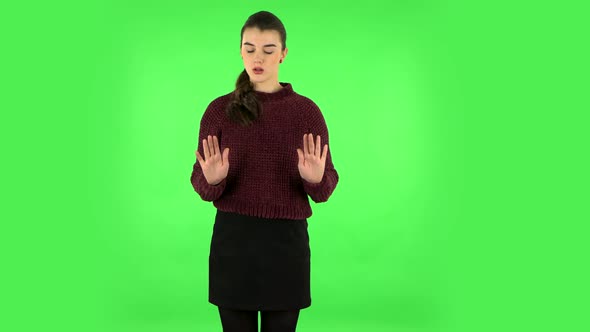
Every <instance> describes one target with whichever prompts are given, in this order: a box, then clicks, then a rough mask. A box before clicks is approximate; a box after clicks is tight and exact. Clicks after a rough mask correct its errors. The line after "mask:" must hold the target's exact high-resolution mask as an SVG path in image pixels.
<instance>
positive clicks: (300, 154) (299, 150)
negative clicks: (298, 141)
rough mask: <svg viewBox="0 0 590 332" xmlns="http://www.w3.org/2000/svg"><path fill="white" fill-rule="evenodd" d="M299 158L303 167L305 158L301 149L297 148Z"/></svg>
mask: <svg viewBox="0 0 590 332" xmlns="http://www.w3.org/2000/svg"><path fill="white" fill-rule="evenodd" d="M297 156H298V157H299V165H303V161H304V160H305V157H303V151H301V149H299V148H297Z"/></svg>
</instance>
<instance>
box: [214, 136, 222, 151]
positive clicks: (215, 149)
mask: <svg viewBox="0 0 590 332" xmlns="http://www.w3.org/2000/svg"><path fill="white" fill-rule="evenodd" d="M213 150H214V151H215V152H214V153H215V154H221V150H220V149H219V141H218V140H217V136H213Z"/></svg>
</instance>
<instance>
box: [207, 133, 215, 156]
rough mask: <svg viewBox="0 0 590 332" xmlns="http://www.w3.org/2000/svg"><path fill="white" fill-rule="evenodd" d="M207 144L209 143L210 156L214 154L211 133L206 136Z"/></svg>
mask: <svg viewBox="0 0 590 332" xmlns="http://www.w3.org/2000/svg"><path fill="white" fill-rule="evenodd" d="M207 144H209V153H210V154H211V157H214V156H215V149H214V148H213V137H212V136H211V135H209V136H207Z"/></svg>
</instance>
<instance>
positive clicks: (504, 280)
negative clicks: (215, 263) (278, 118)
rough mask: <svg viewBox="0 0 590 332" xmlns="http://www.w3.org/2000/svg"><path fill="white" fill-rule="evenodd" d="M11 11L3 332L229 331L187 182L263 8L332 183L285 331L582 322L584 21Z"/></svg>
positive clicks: (157, 4)
mask: <svg viewBox="0 0 590 332" xmlns="http://www.w3.org/2000/svg"><path fill="white" fill-rule="evenodd" d="M3 6H4V7H5V8H3V10H2V12H3V14H2V15H3V17H2V18H3V20H2V23H0V24H2V28H3V29H2V30H3V31H5V32H4V33H3V39H4V41H5V43H4V45H5V46H4V47H5V52H4V54H3V60H4V61H2V63H3V64H2V66H3V72H4V77H5V79H4V83H3V89H2V90H3V93H4V98H3V99H4V105H5V108H4V112H3V113H4V117H5V121H4V126H3V127H4V128H3V131H2V135H3V137H2V138H3V143H4V150H5V155H6V156H7V157H6V160H5V162H4V163H3V164H4V165H3V182H4V185H5V199H4V204H5V207H4V208H3V210H4V212H3V215H4V217H3V219H4V220H5V222H3V228H4V231H3V232H2V238H3V241H2V246H4V247H5V248H3V252H4V254H3V255H2V256H3V263H4V269H3V270H4V273H3V279H4V282H3V283H2V284H3V289H2V293H3V295H2V297H3V298H4V300H3V302H4V307H5V308H4V309H3V311H4V313H3V315H2V316H4V318H3V319H2V327H0V328H1V329H2V330H5V331H24V330H27V331H29V330H31V331H41V330H43V331H53V330H55V331H121V332H123V331H124V332H127V331H167V332H169V331H170V332H171V331H174V332H176V331H221V324H220V321H219V316H218V313H217V308H216V307H215V306H214V305H212V304H210V303H208V302H207V287H208V286H207V285H208V284H207V282H208V280H207V278H208V265H207V264H208V253H209V244H210V239H211V235H212V226H213V222H214V214H215V208H214V207H213V205H212V204H211V203H210V202H204V201H202V200H200V197H199V196H198V194H197V193H195V192H194V191H193V188H192V187H191V184H190V174H191V171H192V165H193V163H194V162H195V155H194V150H195V149H196V146H197V139H198V129H199V121H200V118H201V116H202V114H203V112H204V110H205V108H206V106H207V105H208V103H209V102H210V101H211V100H213V99H214V98H216V97H218V96H220V95H222V94H226V93H228V92H230V91H231V90H232V89H233V87H234V83H235V80H236V78H237V75H238V74H239V72H240V71H241V70H242V62H241V58H240V57H239V48H238V43H239V41H240V39H239V32H240V29H241V26H242V24H243V23H244V22H245V20H246V19H247V17H248V16H249V15H250V14H252V13H254V12H256V11H259V10H269V11H271V12H273V13H275V14H276V15H277V16H278V17H279V18H281V20H282V21H283V23H284V24H285V27H286V29H287V35H288V37H287V46H288V48H289V54H288V55H287V57H286V60H285V62H284V63H283V64H282V65H281V67H280V74H279V81H281V82H290V83H292V84H293V88H294V90H295V91H296V92H298V93H300V94H302V95H304V96H307V97H309V98H311V99H312V100H314V101H315V102H316V104H317V105H318V106H319V107H320V109H321V110H322V112H323V114H324V117H325V119H326V122H327V124H328V128H329V132H330V141H331V144H330V151H331V153H332V158H333V162H334V165H335V167H336V169H337V171H338V172H339V175H340V182H339V184H338V186H337V188H336V190H335V192H334V194H333V195H332V196H331V198H330V199H329V201H328V202H326V203H321V204H315V203H313V202H311V203H312V209H313V216H312V217H310V218H309V219H308V222H309V233H310V241H311V243H310V245H311V250H312V261H311V262H312V269H311V273H312V275H311V277H312V280H311V287H312V306H311V307H310V308H307V309H304V310H303V311H302V312H301V315H300V318H299V323H298V331H423V332H430V331H580V330H584V329H587V328H588V327H589V326H590V324H589V322H588V318H587V313H588V308H589V305H588V295H590V294H589V292H588V244H587V243H588V232H587V230H588V227H587V222H588V220H590V218H588V213H587V208H586V205H587V204H588V197H589V195H588V189H587V188H588V181H587V178H588V177H587V173H588V162H587V159H588V158H587V154H588V144H587V143H588V140H587V131H588V126H587V124H588V123H587V121H586V120H587V115H586V113H587V111H588V109H590V108H589V107H588V100H587V94H588V82H587V77H588V75H587V74H588V70H587V59H588V52H587V49H586V48H587V46H586V45H585V44H587V36H588V34H587V32H588V29H587V23H585V21H587V19H586V18H587V11H586V8H584V7H583V6H581V5H580V4H577V3H573V2H561V3H560V5H555V4H552V3H550V2H546V3H543V2H530V3H520V4H519V5H516V4H514V3H512V2H506V3H499V2H486V3H484V2H477V3H475V2H473V3H472V2H468V1H370V0H368V1H362V2H360V3H345V2H341V1H303V0H302V1H281V2H279V1H224V2H221V3H218V4H215V5H214V4H204V2H203V3H202V2H198V1H149V2H146V1H121V2H114V1H113V2H107V1H101V2H86V3H84V4H80V3H73V2H72V3H65V2H58V3H50V4H49V3H35V4H29V5H20V6H19V7H17V6H16V5H3ZM584 220H586V221H585V222H584Z"/></svg>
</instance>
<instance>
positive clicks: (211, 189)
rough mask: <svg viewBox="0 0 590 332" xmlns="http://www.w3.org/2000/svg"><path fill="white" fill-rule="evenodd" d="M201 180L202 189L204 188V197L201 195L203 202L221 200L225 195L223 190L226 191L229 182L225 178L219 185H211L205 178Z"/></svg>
mask: <svg viewBox="0 0 590 332" xmlns="http://www.w3.org/2000/svg"><path fill="white" fill-rule="evenodd" d="M200 179H201V188H203V195H201V198H203V200H205V201H214V200H216V199H217V198H219V197H220V196H221V194H222V193H223V190H224V189H225V184H226V182H227V181H226V179H227V178H224V179H223V180H221V182H219V183H218V184H216V185H212V184H209V182H207V179H205V177H204V176H201V177H200Z"/></svg>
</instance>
